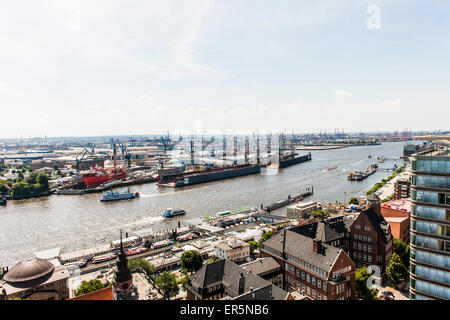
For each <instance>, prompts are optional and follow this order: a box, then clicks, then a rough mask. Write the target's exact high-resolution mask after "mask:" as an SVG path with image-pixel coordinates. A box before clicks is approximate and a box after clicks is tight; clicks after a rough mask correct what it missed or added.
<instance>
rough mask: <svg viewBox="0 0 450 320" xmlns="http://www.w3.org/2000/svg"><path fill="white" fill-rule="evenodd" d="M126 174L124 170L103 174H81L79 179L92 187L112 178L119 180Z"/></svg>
mask: <svg viewBox="0 0 450 320" xmlns="http://www.w3.org/2000/svg"><path fill="white" fill-rule="evenodd" d="M126 177H127V175H126V173H125V172H119V173H116V174H104V175H98V176H82V177H81V179H82V180H83V181H84V183H85V184H86V187H88V188H89V187H94V186H98V185H101V184H102V183H105V182H108V181H112V180H120V179H124V178H126Z"/></svg>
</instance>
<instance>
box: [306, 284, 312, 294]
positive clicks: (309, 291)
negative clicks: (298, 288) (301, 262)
mask: <svg viewBox="0 0 450 320" xmlns="http://www.w3.org/2000/svg"><path fill="white" fill-rule="evenodd" d="M306 294H307V295H308V296H310V295H311V289H310V288H309V287H308V286H307V287H306Z"/></svg>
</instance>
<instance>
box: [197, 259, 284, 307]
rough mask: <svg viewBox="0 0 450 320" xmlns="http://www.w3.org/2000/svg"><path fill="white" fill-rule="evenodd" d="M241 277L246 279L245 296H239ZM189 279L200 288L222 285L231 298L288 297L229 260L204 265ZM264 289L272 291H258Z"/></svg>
mask: <svg viewBox="0 0 450 320" xmlns="http://www.w3.org/2000/svg"><path fill="white" fill-rule="evenodd" d="M241 277H243V278H244V294H241V295H239V294H238V293H239V282H240V279H241ZM189 279H190V280H191V283H192V285H193V286H195V287H198V288H205V287H208V286H210V285H213V284H217V283H221V284H222V285H223V286H224V287H225V288H226V291H227V292H229V293H231V294H230V297H231V298H236V299H247V298H249V296H247V297H246V296H245V295H246V294H248V293H250V292H252V293H255V294H256V293H258V297H257V298H256V297H255V300H272V299H276V300H283V299H285V298H286V297H287V295H288V294H287V292H286V291H284V290H282V289H279V288H276V287H275V286H272V284H271V283H270V282H268V281H266V280H264V279H263V278H261V277H259V276H257V275H255V274H253V273H251V272H250V271H248V270H245V269H244V268H243V267H241V266H239V265H237V264H235V263H234V262H232V261H229V260H219V261H216V262H213V263H208V264H204V265H203V266H202V267H201V268H200V269H199V270H198V271H197V272H196V273H194V274H193V275H191V276H190V278H189ZM263 288H270V289H264V290H261V291H258V290H260V289H263ZM275 288H276V289H275ZM250 297H251V296H250Z"/></svg>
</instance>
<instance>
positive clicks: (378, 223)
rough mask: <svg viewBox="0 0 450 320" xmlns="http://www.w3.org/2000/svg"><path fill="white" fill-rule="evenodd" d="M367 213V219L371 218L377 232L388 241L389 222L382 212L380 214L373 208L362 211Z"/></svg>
mask: <svg viewBox="0 0 450 320" xmlns="http://www.w3.org/2000/svg"><path fill="white" fill-rule="evenodd" d="M361 214H365V215H366V217H367V219H369V221H370V223H371V224H372V226H373V227H374V228H375V230H376V231H377V233H378V234H379V235H380V236H381V239H383V241H384V242H387V237H386V231H387V230H388V228H389V224H388V223H387V222H386V220H385V219H384V217H383V216H382V215H381V214H380V215H378V214H377V213H376V212H375V211H374V210H373V208H369V209H367V210H365V211H363V212H361V213H360V215H361Z"/></svg>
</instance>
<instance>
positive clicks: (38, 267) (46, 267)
mask: <svg viewBox="0 0 450 320" xmlns="http://www.w3.org/2000/svg"><path fill="white" fill-rule="evenodd" d="M54 269H55V266H54V265H53V264H51V263H50V262H48V261H47V260H44V259H39V258H36V259H30V260H25V261H21V262H19V263H18V264H16V265H15V266H14V267H12V268H11V269H10V270H9V271H8V273H7V274H6V275H5V276H4V277H3V279H4V280H5V281H6V282H25V281H30V280H35V279H38V278H41V277H43V276H46V275H48V274H49V273H51V272H52V271H53V270H54Z"/></svg>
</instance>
